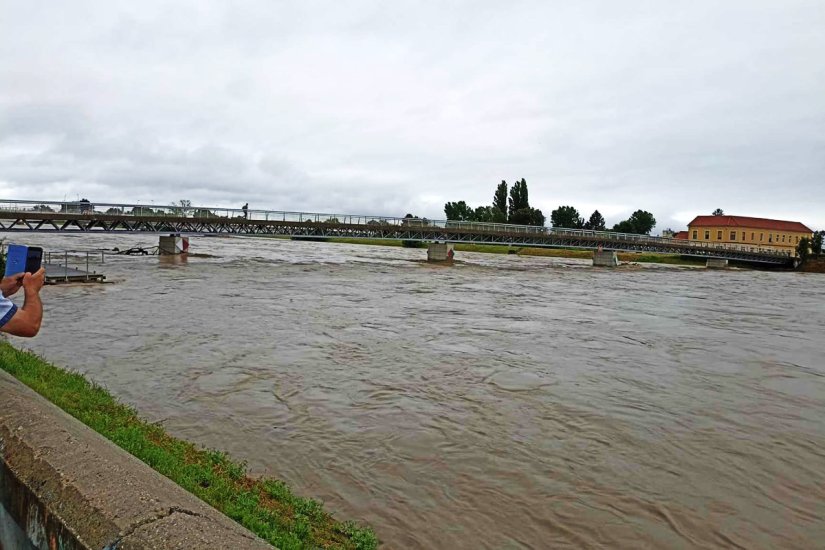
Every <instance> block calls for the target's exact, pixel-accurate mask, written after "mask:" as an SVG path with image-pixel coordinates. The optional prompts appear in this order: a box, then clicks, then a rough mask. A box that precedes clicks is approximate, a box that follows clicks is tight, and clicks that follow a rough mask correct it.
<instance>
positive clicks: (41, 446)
mask: <svg viewBox="0 0 825 550" xmlns="http://www.w3.org/2000/svg"><path fill="white" fill-rule="evenodd" d="M0 403H2V404H3V406H2V407H0V465H2V466H3V467H2V468H0V476H3V477H5V479H0V487H2V488H3V491H4V494H0V497H1V498H3V499H4V500H3V502H4V504H6V505H7V506H6V507H7V509H8V510H9V512H10V514H11V515H12V516H13V517H14V519H15V520H16V521H17V522H18V523H19V524H21V525H22V526H24V527H25V526H26V524H27V523H28V522H34V521H37V522H41V523H44V525H42V527H43V528H44V529H45V531H46V533H47V535H48V536H49V537H50V538H51V537H54V538H56V539H60V540H63V541H64V545H65V547H66V548H82V549H85V548H89V549H92V548H93V549H95V550H100V549H109V550H127V549H128V550H149V549H167V548H169V549H173V548H187V549H201V548H203V549H206V548H210V549H211V548H233V549H236V548H244V549H246V548H248V549H251V550H255V549H271V548H272V547H271V546H270V545H268V544H266V543H265V542H264V541H262V540H260V539H259V538H257V537H256V536H255V535H253V534H252V533H251V532H249V531H247V530H246V529H244V528H243V527H241V526H239V525H238V524H236V523H235V522H233V521H232V520H230V519H229V518H227V517H226V516H224V515H223V514H221V513H220V512H218V511H216V510H215V509H213V508H211V507H210V506H208V505H207V504H205V503H204V502H202V501H201V500H199V499H198V498H197V497H195V496H193V495H192V494H190V493H188V492H186V491H185V490H183V489H182V488H180V487H178V486H177V485H176V484H175V483H174V482H172V481H171V480H169V479H167V478H165V477H163V476H162V475H160V474H158V473H157V472H155V471H154V470H152V469H151V468H149V467H148V466H147V465H145V464H144V463H142V462H140V461H139V460H137V459H136V458H134V457H133V456H131V455H130V454H128V453H127V452H125V451H123V450H122V449H120V448H118V447H117V446H115V445H114V444H113V443H111V442H109V441H108V440H106V439H105V438H103V437H102V436H100V435H99V434H97V433H96V432H94V431H92V430H90V429H89V428H87V427H86V426H84V425H83V424H81V423H80V422H78V421H77V420H75V419H74V418H72V417H70V416H69V415H67V414H66V413H64V412H63V411H61V410H60V409H58V408H57V407H55V406H54V405H52V404H51V403H49V402H48V401H46V400H45V399H44V398H42V397H41V396H40V395H38V394H36V393H35V392H34V391H32V390H30V389H29V388H27V387H26V386H24V385H23V384H21V383H20V382H19V381H17V380H16V379H14V378H13V377H11V376H9V375H8V374H6V373H5V372H2V371H0ZM6 501H8V502H6ZM38 527H40V526H38Z"/></svg>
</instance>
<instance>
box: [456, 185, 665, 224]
mask: <svg viewBox="0 0 825 550" xmlns="http://www.w3.org/2000/svg"><path fill="white" fill-rule="evenodd" d="M444 214H446V215H447V219H448V220H456V221H468V222H492V223H511V224H514V225H542V226H543V225H544V221H545V218H544V214H543V213H542V212H541V210H539V209H538V208H533V207H532V206H530V201H529V198H528V192H527V181H526V180H525V179H524V178H522V179H521V180H517V181H516V182H515V183H514V184H513V186H512V187H509V188H508V185H507V182H506V181H504V180H502V181H501V183H499V184H498V186H497V187H496V191H495V193H494V194H493V204H491V205H490V206H478V207H476V208H473V207H472V206H470V205H468V204H467V203H466V202H464V201H458V202H448V203H446V204H445V205H444ZM550 222H551V223H552V225H553V227H566V228H570V229H592V230H595V231H606V230H607V226H606V225H605V220H604V216H602V215H601V213H599V211H598V210H596V211H595V212H593V214H591V215H590V218H589V219H587V220H585V219H584V218H582V217H581V216H580V215H579V211H578V210H576V208H575V207H573V206H559V207H558V208H556V209H555V210H553V212H552V213H551V214H550ZM655 226H656V218H654V217H653V214H651V213H650V212H646V211H644V210H637V211H635V212H634V213H633V214H632V215H631V216H630V217H629V218H628V219H626V220H623V221H620V222H619V223H617V224H616V225H614V226H613V227H612V228H611V230H612V231H618V232H620V233H640V234H645V235H646V234H649V233H650V231H651V230H652V229H653V228H654V227H655Z"/></svg>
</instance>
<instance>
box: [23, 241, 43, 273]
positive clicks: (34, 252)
mask: <svg viewBox="0 0 825 550" xmlns="http://www.w3.org/2000/svg"><path fill="white" fill-rule="evenodd" d="M41 263H43V249H42V248H40V247H39V246H29V247H28V253H27V254H26V273H37V270H39V269H40V264H41Z"/></svg>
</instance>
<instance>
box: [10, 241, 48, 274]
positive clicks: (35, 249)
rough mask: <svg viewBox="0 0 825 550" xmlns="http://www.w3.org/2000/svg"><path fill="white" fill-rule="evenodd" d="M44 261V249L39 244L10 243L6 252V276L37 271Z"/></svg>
mask: <svg viewBox="0 0 825 550" xmlns="http://www.w3.org/2000/svg"><path fill="white" fill-rule="evenodd" d="M42 262H43V249H42V248H40V247H39V246H25V245H20V244H10V245H9V249H8V253H7V254H6V271H5V276H6V277H8V276H11V275H21V274H23V273H37V271H38V270H39V269H40V265H41V264H42Z"/></svg>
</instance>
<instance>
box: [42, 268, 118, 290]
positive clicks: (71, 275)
mask: <svg viewBox="0 0 825 550" xmlns="http://www.w3.org/2000/svg"><path fill="white" fill-rule="evenodd" d="M43 267H45V268H46V284H47V285H56V284H61V283H102V282H104V281H105V280H106V276H105V275H103V274H102V273H95V272H93V271H92V272H89V271H82V270H80V269H74V268H72V267H66V266H64V265H61V264H43Z"/></svg>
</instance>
